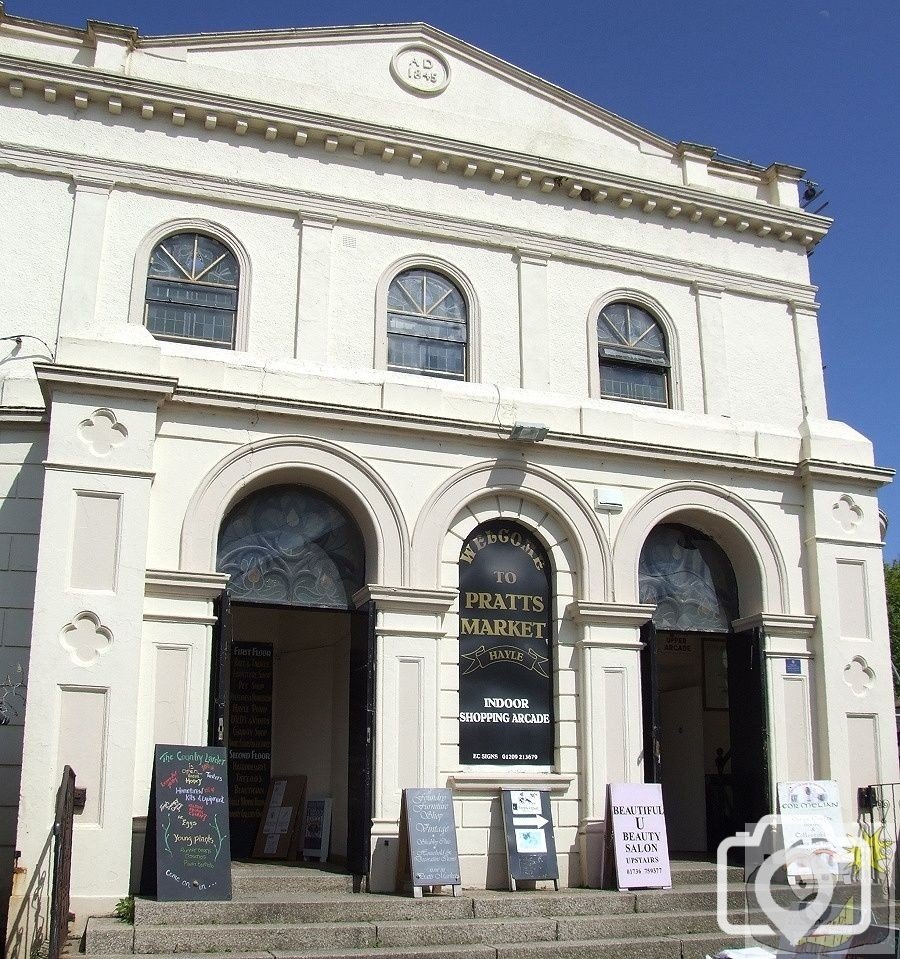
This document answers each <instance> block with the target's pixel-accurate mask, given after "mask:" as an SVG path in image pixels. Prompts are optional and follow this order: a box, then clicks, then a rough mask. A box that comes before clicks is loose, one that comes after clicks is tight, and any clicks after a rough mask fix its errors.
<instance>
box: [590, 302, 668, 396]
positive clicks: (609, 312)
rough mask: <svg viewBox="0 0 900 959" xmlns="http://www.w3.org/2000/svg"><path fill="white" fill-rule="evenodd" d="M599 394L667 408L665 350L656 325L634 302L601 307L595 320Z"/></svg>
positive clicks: (663, 334)
mask: <svg viewBox="0 0 900 959" xmlns="http://www.w3.org/2000/svg"><path fill="white" fill-rule="evenodd" d="M597 347H598V353H599V357H598V358H599V363H600V395H601V396H602V397H604V398H605V399H608V400H628V401H630V402H632V403H648V404H651V405H653V406H668V405H669V351H668V348H667V346H666V337H665V333H663V329H662V327H661V326H660V324H659V322H658V321H657V320H656V319H654V318H653V317H652V316H651V315H650V314H649V313H648V312H647V311H646V310H645V309H642V308H641V307H639V306H635V304H634V303H625V302H621V301H620V302H616V303H610V304H608V305H607V306H604V307H603V309H602V310H601V311H600V314H599V316H598V317H597Z"/></svg>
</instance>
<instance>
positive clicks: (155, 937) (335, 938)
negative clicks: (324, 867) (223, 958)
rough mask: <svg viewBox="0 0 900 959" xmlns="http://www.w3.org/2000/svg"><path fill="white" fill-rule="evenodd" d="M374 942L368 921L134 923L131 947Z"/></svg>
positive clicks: (222, 948) (235, 948)
mask: <svg viewBox="0 0 900 959" xmlns="http://www.w3.org/2000/svg"><path fill="white" fill-rule="evenodd" d="M375 945H377V940H376V926H375V924H374V923H370V922H316V923H304V924H302V925H256V924H250V923H247V924H244V925H230V924H226V923H217V924H215V925H189V926H135V927H134V951H135V952H144V953H161V952H182V953H183V952H190V953H199V952H257V951H262V952H273V951H276V950H279V949H280V950H299V949H324V948H328V949H334V948H335V947H337V948H356V949H359V948H371V947H373V946H375Z"/></svg>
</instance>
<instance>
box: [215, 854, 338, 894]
mask: <svg viewBox="0 0 900 959" xmlns="http://www.w3.org/2000/svg"><path fill="white" fill-rule="evenodd" d="M231 888H232V892H233V894H234V895H235V896H244V895H253V894H266V893H293V892H298V893H299V892H328V891H333V892H352V891H353V877H352V876H350V875H347V874H346V873H345V872H342V871H341V870H339V869H334V868H330V867H327V866H325V865H321V866H320V865H310V864H304V863H268V862H235V863H232V864H231Z"/></svg>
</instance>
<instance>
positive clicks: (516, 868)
mask: <svg viewBox="0 0 900 959" xmlns="http://www.w3.org/2000/svg"><path fill="white" fill-rule="evenodd" d="M500 798H501V801H502V805H503V826H504V829H505V832H506V857H507V862H508V871H509V887H510V889H512V890H515V889H516V883H518V882H522V881H524V880H532V879H535V880H537V879H552V880H553V886H554V888H556V889H559V866H558V864H557V862H556V840H555V839H554V836H553V815H552V813H551V811H550V791H549V790H548V789H501V790H500Z"/></svg>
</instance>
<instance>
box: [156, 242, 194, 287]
mask: <svg viewBox="0 0 900 959" xmlns="http://www.w3.org/2000/svg"><path fill="white" fill-rule="evenodd" d="M195 236H196V234H194V233H179V234H177V235H176V236H170V237H168V238H167V239H165V240H163V241H162V243H160V246H161V247H162V248H163V249H164V250H167V251H168V253H169V254H170V255H171V257H172V259H173V260H175V262H176V263H177V264H178V265H179V266H180V267H181V268H182V269H183V270H184V271H185V272H186V273H187V274H188V276H191V277H193V275H194V272H193V271H194V237H195Z"/></svg>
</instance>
